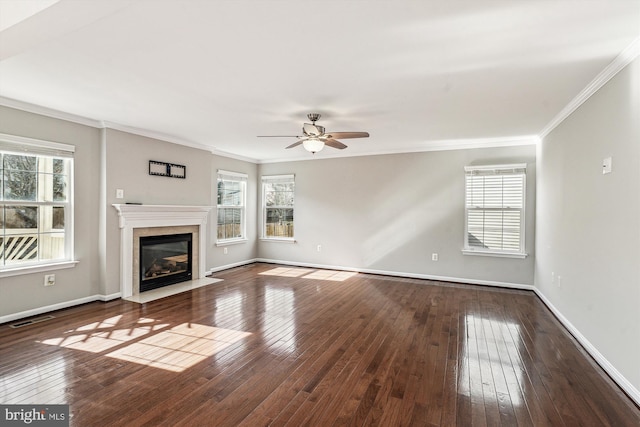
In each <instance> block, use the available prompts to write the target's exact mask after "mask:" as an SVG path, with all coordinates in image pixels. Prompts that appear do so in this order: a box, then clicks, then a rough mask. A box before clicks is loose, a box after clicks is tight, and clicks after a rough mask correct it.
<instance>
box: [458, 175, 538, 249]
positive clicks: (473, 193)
mask: <svg viewBox="0 0 640 427" xmlns="http://www.w3.org/2000/svg"><path fill="white" fill-rule="evenodd" d="M526 172H527V169H526V164H516V165H500V166H468V167H465V184H466V202H465V225H466V230H465V241H464V250H463V252H464V253H465V254H474V255H495V256H511V257H521V258H522V257H525V256H526V254H525V252H524V233H525V215H524V213H525V210H524V208H525V193H526Z"/></svg>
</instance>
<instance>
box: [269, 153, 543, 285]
mask: <svg viewBox="0 0 640 427" xmlns="http://www.w3.org/2000/svg"><path fill="white" fill-rule="evenodd" d="M310 156H311V155H310ZM516 162H517V163H527V165H528V168H527V209H526V217H527V218H528V221H527V227H526V251H527V252H528V253H529V256H528V257H527V258H526V259H512V258H496V257H481V256H465V255H463V254H462V252H461V250H462V246H463V240H464V166H467V165H482V164H485V165H490V164H501V163H516ZM258 170H259V173H260V175H276V174H285V173H294V174H295V176H296V178H295V182H296V199H295V238H296V243H295V244H288V243H275V242H265V241H260V243H259V248H258V254H259V256H260V257H261V258H263V259H269V260H279V261H289V262H295V263H307V264H315V265H324V266H338V267H348V268H356V269H361V270H375V271H382V272H388V273H397V274H412V275H417V276H420V275H422V276H425V275H426V276H439V277H443V278H451V279H461V280H469V281H475V282H483V281H488V282H502V283H508V284H518V285H530V286H532V285H533V266H534V261H533V258H534V256H533V255H534V212H535V146H520V147H506V148H485V149H471V150H452V151H436V152H425V153H411V154H395V155H384V156H367V157H349V158H340V159H323V160H309V161H299V162H288V163H273V164H261V165H260V166H259V168H258ZM317 245H321V246H322V250H321V252H318V251H317ZM434 252H435V253H438V254H439V261H437V262H434V261H431V254H432V253H434Z"/></svg>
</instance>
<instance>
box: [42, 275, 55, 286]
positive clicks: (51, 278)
mask: <svg viewBox="0 0 640 427" xmlns="http://www.w3.org/2000/svg"><path fill="white" fill-rule="evenodd" d="M55 284H56V275H55V274H45V275H44V285H45V286H53V285H55Z"/></svg>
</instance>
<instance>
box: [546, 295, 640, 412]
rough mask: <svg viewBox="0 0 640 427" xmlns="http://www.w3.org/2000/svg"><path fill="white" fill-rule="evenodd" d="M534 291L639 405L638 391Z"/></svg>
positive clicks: (557, 311)
mask: <svg viewBox="0 0 640 427" xmlns="http://www.w3.org/2000/svg"><path fill="white" fill-rule="evenodd" d="M534 292H535V293H536V295H537V296H538V298H540V299H541V300H542V302H543V303H544V305H546V306H547V308H548V309H549V310H551V312H552V313H553V314H554V316H556V318H557V319H558V320H559V321H560V323H562V325H563V326H564V327H565V328H567V330H568V331H569V333H570V334H571V335H573V337H574V338H575V339H576V341H578V342H579V343H580V345H581V346H582V347H583V348H584V349H585V350H586V351H587V353H589V355H590V356H591V357H593V359H594V360H595V361H596V363H597V364H598V365H600V367H601V368H602V369H604V371H605V372H606V373H607V374H608V375H609V376H610V377H611V379H612V380H613V381H614V382H615V383H616V384H618V386H619V387H620V388H621V389H622V390H623V391H624V392H625V393H626V394H627V396H629V398H631V400H633V401H634V403H635V404H636V405H638V406H640V391H639V390H638V389H637V388H635V387H634V386H633V384H631V383H630V382H629V380H627V379H626V378H625V377H624V375H622V374H621V373H620V372H619V371H618V370H617V369H616V368H615V367H614V366H613V365H612V364H611V363H610V362H609V361H608V360H607V358H606V357H604V356H603V355H602V353H600V352H599V351H598V349H597V348H596V347H595V346H594V345H593V344H591V343H590V342H589V340H588V339H587V338H586V337H585V336H584V335H582V333H580V331H579V330H578V329H577V328H576V327H575V326H573V324H572V323H571V322H570V321H569V319H567V318H566V317H564V315H563V314H562V313H561V312H560V311H559V310H558V309H557V308H556V307H555V306H554V305H553V304H552V303H551V301H550V300H549V299H548V298H547V297H546V296H545V295H544V294H543V293H542V291H541V290H540V289H538V288H534Z"/></svg>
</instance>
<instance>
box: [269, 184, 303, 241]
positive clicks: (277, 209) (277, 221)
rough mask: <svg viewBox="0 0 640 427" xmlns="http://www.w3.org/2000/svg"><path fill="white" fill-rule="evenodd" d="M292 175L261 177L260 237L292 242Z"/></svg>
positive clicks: (293, 191) (293, 185)
mask: <svg viewBox="0 0 640 427" xmlns="http://www.w3.org/2000/svg"><path fill="white" fill-rule="evenodd" d="M294 178H295V177H294V175H272V176H263V177H262V237H263V238H264V239H269V240H285V241H293V206H294V200H295V180H294Z"/></svg>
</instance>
